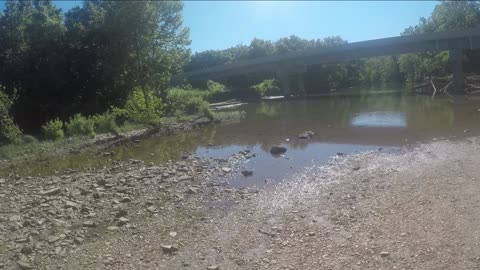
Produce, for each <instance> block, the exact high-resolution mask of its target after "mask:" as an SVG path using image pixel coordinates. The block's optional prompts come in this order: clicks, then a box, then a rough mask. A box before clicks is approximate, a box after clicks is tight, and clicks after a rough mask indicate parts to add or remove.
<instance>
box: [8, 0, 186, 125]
mask: <svg viewBox="0 0 480 270" xmlns="http://www.w3.org/2000/svg"><path fill="white" fill-rule="evenodd" d="M4 6H5V9H4V11H3V12H0V13H1V14H0V67H2V68H1V69H0V84H3V85H5V87H6V91H7V93H9V94H12V93H13V92H14V91H15V89H17V91H18V95H19V99H18V102H16V103H15V106H14V108H13V110H14V112H15V114H16V115H21V116H22V117H21V118H19V119H22V122H20V123H19V124H20V126H22V127H28V128H33V129H38V128H40V126H41V125H42V124H43V123H45V122H46V121H47V120H49V119H53V118H55V117H60V118H63V117H66V116H68V115H71V114H72V113H74V112H79V111H83V112H90V113H92V112H93V110H100V111H105V110H107V109H109V108H110V107H111V106H117V107H119V106H122V105H123V104H124V103H125V102H126V100H127V99H128V97H129V95H130V92H131V90H132V89H133V88H134V87H135V86H140V87H142V88H147V87H149V88H151V89H152V90H153V91H154V92H156V93H158V92H161V91H163V90H165V89H166V88H167V85H168V82H169V79H170V76H171V74H173V73H177V72H178V71H179V70H180V69H181V68H182V66H183V64H184V63H185V61H186V60H187V59H188V57H189V54H190V51H189V49H188V48H187V46H188V45H189V44H190V41H189V39H188V36H189V31H188V28H185V27H184V26H183V25H182V21H183V15H182V11H183V3H182V2H181V1H83V4H82V5H81V6H79V7H75V8H73V9H71V10H69V11H65V12H62V10H60V9H58V8H56V7H55V4H54V3H53V2H52V1H30V0H28V1H27V0H25V1H23V0H8V1H6V3H5V5H4ZM66 89H68V91H66Z"/></svg>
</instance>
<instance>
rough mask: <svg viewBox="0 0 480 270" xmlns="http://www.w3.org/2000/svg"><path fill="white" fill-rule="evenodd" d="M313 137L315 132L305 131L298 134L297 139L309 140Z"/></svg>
mask: <svg viewBox="0 0 480 270" xmlns="http://www.w3.org/2000/svg"><path fill="white" fill-rule="evenodd" d="M313 135H315V132H313V131H305V132H303V133H300V134H299V135H298V138H299V139H311V138H312V137H313Z"/></svg>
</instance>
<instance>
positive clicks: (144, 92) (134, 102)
mask: <svg viewBox="0 0 480 270" xmlns="http://www.w3.org/2000/svg"><path fill="white" fill-rule="evenodd" d="M163 110H164V108H163V103H162V99H161V98H160V97H158V96H156V95H155V94H154V93H153V91H152V90H150V89H141V88H138V87H136V88H134V89H133V91H132V93H130V96H129V97H128V100H127V102H126V104H125V115H126V116H127V117H128V119H129V120H131V121H133V122H136V123H143V124H149V125H153V126H157V125H159V124H160V122H161V120H162V116H163Z"/></svg>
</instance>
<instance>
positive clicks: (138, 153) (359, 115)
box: [14, 94, 480, 186]
mask: <svg viewBox="0 0 480 270" xmlns="http://www.w3.org/2000/svg"><path fill="white" fill-rule="evenodd" d="M237 109H238V108H237ZM239 109H240V110H242V111H245V116H244V118H242V119H240V120H238V121H236V122H234V123H228V124H222V125H218V126H209V127H206V128H202V129H199V130H196V131H193V132H189V133H183V134H180V135H176V136H163V137H154V138H148V139H145V140H142V141H141V142H140V143H138V144H134V145H133V146H120V147H115V148H112V149H109V151H110V150H112V151H114V152H115V155H114V156H113V157H101V156H99V155H97V154H93V153H87V154H78V155H71V156H68V157H66V158H61V159H51V160H47V161H43V162H37V163H35V164H30V165H29V166H27V167H28V168H27V169H26V168H25V166H24V167H22V168H15V169H14V170H16V171H21V172H27V173H30V174H36V173H51V172H52V171H55V170H63V169H66V168H82V167H99V166H109V165H111V164H112V162H113V160H127V159H142V160H144V161H146V162H154V163H162V162H165V161H166V160H169V159H177V158H179V156H180V155H181V154H182V153H185V152H187V153H194V154H196V155H198V156H201V157H212V158H228V157H229V156H231V155H232V154H235V153H238V152H239V151H242V150H250V151H251V153H252V154H256V157H254V158H251V159H248V160H246V161H245V162H244V163H242V164H241V167H242V168H243V169H248V170H252V171H253V172H254V173H253V176H251V177H244V176H243V175H241V174H240V173H239V172H236V173H235V174H234V175H233V180H232V183H231V184H232V185H235V186H250V185H264V184H265V183H274V182H276V181H280V180H281V179H283V178H284V177H286V176H288V175H289V174H291V173H294V172H296V171H298V170H301V169H302V168H304V167H305V166H309V165H312V164H313V163H315V164H325V163H327V162H328V161H329V159H330V158H332V157H333V156H335V155H336V154H337V153H340V152H341V153H345V154H349V153H354V152H357V151H368V150H375V151H378V149H379V148H382V151H392V149H395V148H397V147H400V146H404V145H412V144H416V143H418V142H425V141H429V140H432V139H437V138H461V137H464V136H471V135H476V134H479V131H480V127H479V124H478V123H479V120H480V111H479V109H480V102H479V101H478V100H468V99H466V98H465V97H458V98H455V99H448V98H442V97H437V98H436V99H434V100H432V99H431V98H430V97H428V96H409V95H400V94H393V95H392V94H388V95H386V94H385V95H363V96H337V97H322V98H316V99H309V100H291V101H267V102H259V103H250V104H246V105H244V106H242V107H241V108H239ZM304 131H313V132H314V133H315V135H314V136H313V137H312V138H311V139H306V140H305V139H299V138H298V135H299V134H300V133H302V132H304ZM466 131H468V132H466ZM272 146H284V147H286V148H287V149H288V150H287V152H286V153H285V155H283V156H280V157H276V156H272V155H271V154H270V152H269V150H270V148H271V147H272Z"/></svg>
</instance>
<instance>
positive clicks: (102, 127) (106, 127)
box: [93, 112, 120, 135]
mask: <svg viewBox="0 0 480 270" xmlns="http://www.w3.org/2000/svg"><path fill="white" fill-rule="evenodd" d="M93 120H94V121H95V132H96V133H113V134H115V135H118V134H119V133H120V130H119V128H118V125H117V122H116V114H114V113H111V112H105V113H103V114H100V115H95V116H93Z"/></svg>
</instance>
